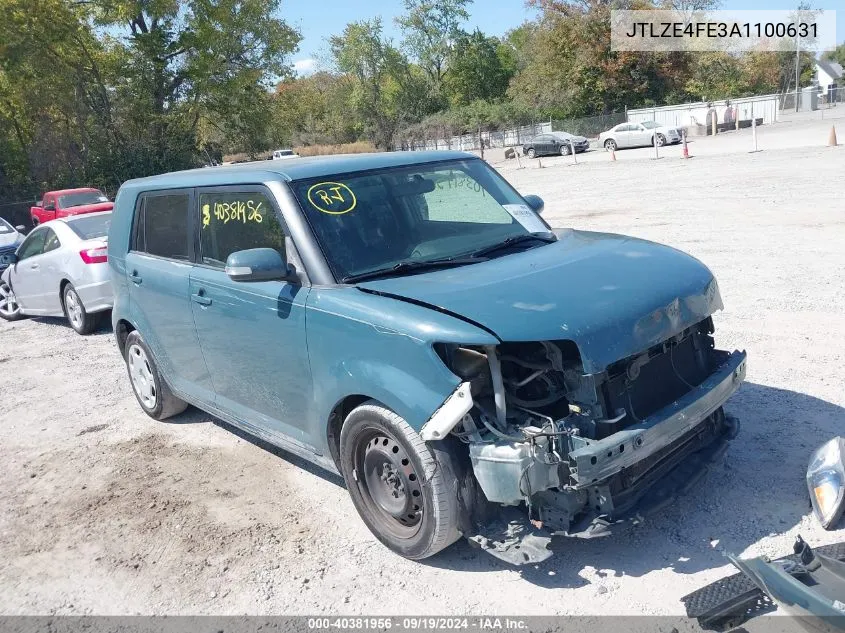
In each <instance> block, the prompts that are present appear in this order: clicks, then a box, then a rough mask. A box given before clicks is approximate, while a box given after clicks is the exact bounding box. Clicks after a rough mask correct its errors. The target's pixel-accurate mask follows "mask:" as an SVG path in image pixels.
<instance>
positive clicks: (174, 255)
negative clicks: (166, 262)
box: [132, 193, 191, 261]
mask: <svg viewBox="0 0 845 633" xmlns="http://www.w3.org/2000/svg"><path fill="white" fill-rule="evenodd" d="M189 210H190V196H189V195H188V194H187V193H168V194H162V195H147V196H144V198H143V200H142V202H141V204H140V205H139V207H138V216H137V221H136V224H135V235H134V237H133V240H132V247H133V249H134V250H137V251H139V252H142V253H147V254H149V255H155V256H157V257H167V258H168V259H180V260H185V261H189V260H190V259H191V255H190V248H189V243H190V233H189V231H188V217H189Z"/></svg>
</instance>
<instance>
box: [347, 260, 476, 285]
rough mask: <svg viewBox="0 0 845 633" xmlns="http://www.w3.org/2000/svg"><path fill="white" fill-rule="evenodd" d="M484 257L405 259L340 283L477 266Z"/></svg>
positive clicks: (348, 277)
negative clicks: (468, 265)
mask: <svg viewBox="0 0 845 633" xmlns="http://www.w3.org/2000/svg"><path fill="white" fill-rule="evenodd" d="M486 260H487V258H486V257H480V256H477V255H472V256H470V257H444V258H443V259H427V260H426V259H422V260H415V259H406V260H404V261H401V262H399V263H398V264H394V265H393V266H388V267H385V268H376V269H375V270H368V271H366V272H363V273H357V274H355V275H347V276H346V277H344V278H343V279H341V281H342V282H343V283H345V284H348V283H352V282H355V281H364V280H366V279H375V278H377V277H391V276H393V275H402V274H404V273H407V272H411V271H413V272H416V271H420V270H425V269H432V268H448V267H450V266H464V265H466V264H477V263H478V262H483V261H486Z"/></svg>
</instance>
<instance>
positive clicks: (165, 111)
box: [90, 0, 300, 170]
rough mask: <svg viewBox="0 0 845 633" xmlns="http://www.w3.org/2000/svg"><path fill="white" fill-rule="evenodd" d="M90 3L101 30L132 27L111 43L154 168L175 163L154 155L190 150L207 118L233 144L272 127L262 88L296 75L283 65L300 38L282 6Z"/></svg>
mask: <svg viewBox="0 0 845 633" xmlns="http://www.w3.org/2000/svg"><path fill="white" fill-rule="evenodd" d="M90 4H91V5H92V9H93V16H94V18H95V20H96V23H97V24H99V25H102V26H106V27H108V28H110V29H126V38H125V39H122V40H116V41H115V44H114V48H115V51H116V53H117V54H118V55H119V58H120V71H119V76H120V77H121V80H120V81H119V82H118V86H117V90H118V94H119V95H120V97H121V98H122V99H123V100H124V101H125V102H126V103H128V104H131V105H130V106H129V107H130V112H131V117H132V119H133V121H134V123H135V124H136V125H138V126H139V127H143V129H144V130H145V137H146V138H147V139H149V143H148V144H147V148H148V150H149V151H148V152H147V156H146V158H147V160H148V161H149V162H150V168H151V169H154V170H161V169H165V168H167V167H168V166H169V165H166V164H164V163H166V162H168V161H166V160H165V161H163V160H161V159H158V158H157V157H158V156H162V154H161V152H162V151H163V156H165V157H166V156H168V155H170V156H174V155H175V156H178V155H183V156H184V154H185V153H191V152H192V151H193V150H194V149H195V146H196V143H195V142H194V137H195V135H196V133H197V129H198V126H199V123H200V120H201V119H202V118H205V119H207V121H208V122H210V124H211V127H214V128H217V129H218V130H219V131H221V132H223V135H224V137H226V140H227V141H228V142H230V143H235V144H237V143H243V142H246V144H247V145H248V146H250V145H254V144H255V143H256V142H257V141H258V139H257V138H253V137H254V136H255V130H256V129H257V128H256V124H266V122H267V120H266V118H265V119H263V120H262V114H261V110H262V106H264V105H266V99H265V95H264V92H265V91H266V88H268V87H269V85H270V82H271V81H272V80H273V78H274V77H278V76H285V75H288V74H290V72H291V70H290V68H289V66H288V65H287V63H286V59H287V56H288V54H290V53H291V52H293V51H295V50H296V47H297V45H298V42H299V40H300V35H299V33H298V32H297V31H296V30H294V29H293V28H291V27H290V26H288V25H287V24H286V23H285V21H284V20H282V19H281V18H279V17H277V13H278V10H279V4H280V3H279V0H181V1H180V0H159V1H155V2H152V1H150V0H91V2H90ZM264 129H265V130H266V126H265V128H264ZM192 146H193V147H192ZM168 149H170V150H173V152H170V151H168ZM179 160H180V161H181V160H182V159H179Z"/></svg>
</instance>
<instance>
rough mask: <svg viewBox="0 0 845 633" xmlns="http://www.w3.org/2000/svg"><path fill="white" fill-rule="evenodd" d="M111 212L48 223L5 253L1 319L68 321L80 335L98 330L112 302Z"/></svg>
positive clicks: (76, 216)
mask: <svg viewBox="0 0 845 633" xmlns="http://www.w3.org/2000/svg"><path fill="white" fill-rule="evenodd" d="M110 222H111V212H110V211H109V212H106V213H87V214H83V215H75V216H70V217H67V218H61V219H58V220H53V221H51V222H45V223H44V224H42V225H40V226H38V227H37V228H35V230H33V231H32V233H30V234H29V235H27V236H26V239H25V240H24V241H23V242H22V243H21V245H20V246H19V247H18V248H17V250H16V251H15V252H14V253H11V254H7V255H3V256H2V258H0V259H2V260H3V263H4V264H8V268H6V270H5V271H3V274H2V276H0V318H3V319H5V320H6V321H16V320H18V319H21V318H23V317H24V316H51V317H67V319H68V321H70V324H71V326H72V327H73V329H74V330H76V331H77V332H78V333H80V334H89V333H91V332H92V331H94V329H95V328H96V326H97V321H98V319H99V316H100V314H99V313H101V312H103V311H106V310H111V308H112V304H113V301H114V298H113V295H112V287H111V277H110V274H109V267H108V263H107V261H108V257H107V252H108V241H107V240H108V233H109V223H110Z"/></svg>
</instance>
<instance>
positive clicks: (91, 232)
mask: <svg viewBox="0 0 845 633" xmlns="http://www.w3.org/2000/svg"><path fill="white" fill-rule="evenodd" d="M109 224H111V213H105V214H103V215H100V214H96V215H82V216H78V217H75V218H73V219H69V220H67V225H68V226H69V227H70V228H71V229H72V230H73V232H74V233H76V234H77V235H78V236H79V237H80V239H83V240H93V239H96V238H98V237H106V236H107V235H108V234H109Z"/></svg>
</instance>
